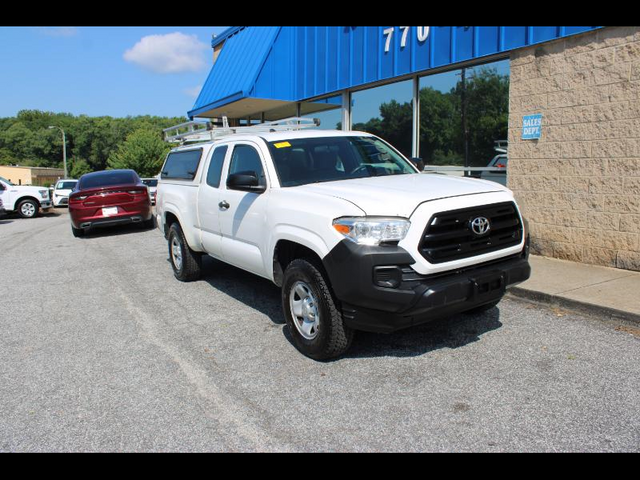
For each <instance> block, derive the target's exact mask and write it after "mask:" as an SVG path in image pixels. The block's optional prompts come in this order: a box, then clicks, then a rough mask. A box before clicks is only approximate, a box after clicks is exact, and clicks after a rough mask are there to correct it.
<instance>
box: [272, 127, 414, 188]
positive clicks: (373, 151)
mask: <svg viewBox="0 0 640 480" xmlns="http://www.w3.org/2000/svg"><path fill="white" fill-rule="evenodd" d="M268 145H269V150H270V151H271V156H272V157H273V161H274V164H275V167H276V171H277V172H278V178H279V179H280V185H282V186H283V187H294V186H298V185H306V184H308V183H317V182H331V181H335V180H349V179H353V178H363V177H380V176H385V175H402V174H409V173H417V172H416V170H415V169H414V168H413V167H412V166H411V165H410V164H409V162H407V160H405V159H404V158H403V157H401V156H400V155H399V154H398V153H397V152H396V151H395V150H393V149H392V148H391V147H390V146H389V145H387V144H386V143H385V142H383V141H382V140H380V139H378V138H374V137H364V136H363V137H356V136H352V137H322V138H299V139H293V140H286V141H283V140H279V141H277V142H269V143H268Z"/></svg>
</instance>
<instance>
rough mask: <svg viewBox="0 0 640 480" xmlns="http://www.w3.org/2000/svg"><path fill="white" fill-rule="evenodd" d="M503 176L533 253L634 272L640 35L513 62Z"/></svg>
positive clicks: (618, 30) (638, 252) (541, 51)
mask: <svg viewBox="0 0 640 480" xmlns="http://www.w3.org/2000/svg"><path fill="white" fill-rule="evenodd" d="M534 113H541V114H542V115H543V117H542V135H541V138H540V139H539V140H522V139H521V138H520V137H521V133H522V117H523V115H529V114H534ZM508 168H509V170H508V172H509V173H508V184H507V185H508V187H509V188H511V189H512V190H513V191H514V193H515V195H516V199H517V200H518V203H519V205H520V206H521V208H522V211H523V214H524V215H525V216H526V217H527V218H528V220H529V223H530V230H531V236H532V251H533V252H534V253H537V254H540V255H544V256H550V257H556V258H561V259H566V260H572V261H577V262H583V263H590V264H596V265H605V266H609V267H617V268H623V269H629V270H640V27H607V28H604V29H601V30H598V31H595V32H590V33H588V34H583V35H579V36H576V37H570V38H567V39H564V40H559V41H556V42H553V43H549V44H545V45H541V46H537V47H530V48H526V49H522V50H519V51H516V52H514V53H513V54H512V55H511V85H510V92H509V167H508Z"/></svg>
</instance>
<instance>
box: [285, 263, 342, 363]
mask: <svg viewBox="0 0 640 480" xmlns="http://www.w3.org/2000/svg"><path fill="white" fill-rule="evenodd" d="M282 308H283V310H284V315H285V319H286V321H287V325H288V327H289V331H290V332H291V336H292V338H293V343H294V345H295V346H296V348H297V349H298V350H299V351H300V352H301V353H302V354H304V355H306V356H307V357H310V358H313V359H315V360H327V359H330V358H335V357H338V356H340V355H342V354H343V353H344V352H346V351H347V350H348V348H349V346H350V345H351V342H352V340H353V333H354V332H353V330H351V329H350V328H348V327H346V326H345V325H344V322H343V320H342V314H341V312H340V309H339V308H338V306H337V305H336V301H335V299H334V298H333V294H332V293H331V290H330V289H329V285H328V282H327V281H326V280H325V278H324V275H323V274H322V271H321V269H320V268H318V267H317V266H316V265H314V262H312V261H309V260H307V259H296V260H294V261H292V262H291V263H290V264H289V265H288V266H287V269H286V270H285V272H284V281H283V284H282Z"/></svg>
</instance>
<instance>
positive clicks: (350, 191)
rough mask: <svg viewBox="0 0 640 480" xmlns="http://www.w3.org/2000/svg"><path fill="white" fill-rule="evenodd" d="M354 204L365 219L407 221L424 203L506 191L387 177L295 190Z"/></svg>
mask: <svg viewBox="0 0 640 480" xmlns="http://www.w3.org/2000/svg"><path fill="white" fill-rule="evenodd" d="M296 188H300V189H304V190H305V191H307V192H309V193H315V194H318V195H329V196H332V197H336V198H342V199H343V200H346V201H348V202H351V203H353V204H354V205H356V206H358V207H359V208H360V209H361V210H363V211H364V213H365V215H376V216H378V215H379V216H392V217H404V218H409V217H410V216H411V214H412V213H413V211H414V210H415V209H416V208H417V207H418V205H420V204H421V203H424V202H429V201H432V200H438V199H441V198H447V197H457V196H460V195H474V194H481V193H489V192H500V191H509V189H507V188H506V187H503V186H502V185H500V184H498V183H495V182H490V181H486V180H478V179H475V178H464V177H453V176H445V175H439V174H428V173H423V174H416V175H390V176H384V177H366V178H357V179H353V180H340V181H335V182H323V183H313V184H309V185H302V186H300V187H296Z"/></svg>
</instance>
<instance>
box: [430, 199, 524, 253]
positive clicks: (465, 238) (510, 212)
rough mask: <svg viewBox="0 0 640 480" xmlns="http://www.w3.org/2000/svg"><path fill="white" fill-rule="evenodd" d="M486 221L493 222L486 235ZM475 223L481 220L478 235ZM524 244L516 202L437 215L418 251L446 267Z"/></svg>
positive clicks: (432, 220)
mask: <svg viewBox="0 0 640 480" xmlns="http://www.w3.org/2000/svg"><path fill="white" fill-rule="evenodd" d="M483 218H484V219H486V220H488V222H489V229H488V231H486V232H484V233H482V228H481V227H482V224H483V223H485V222H484V221H483V220H481V219H483ZM475 219H480V220H478V221H477V222H476V223H477V224H479V228H478V226H477V227H476V231H475V232H474V230H473V229H472V222H473V221H474V220H475ZM478 231H479V232H480V233H478ZM521 241H522V224H521V223H520V216H519V215H518V210H517V209H516V206H515V204H514V203H513V202H505V203H496V204H492V205H483V206H480V207H471V208H463V209H460V210H452V211H448V212H441V213H436V214H435V215H434V216H433V217H431V219H430V220H429V222H428V223H427V228H426V229H425V231H424V235H423V238H422V241H421V242H420V245H419V246H418V250H419V251H420V254H421V255H422V256H423V257H424V258H426V259H427V260H428V261H429V262H431V263H442V262H448V261H451V260H459V259H461V258H468V257H473V256H475V255H481V254H483V253H489V252H494V251H496V250H501V249H503V248H507V247H513V246H515V245H518V244H519V243H520V242H521Z"/></svg>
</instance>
